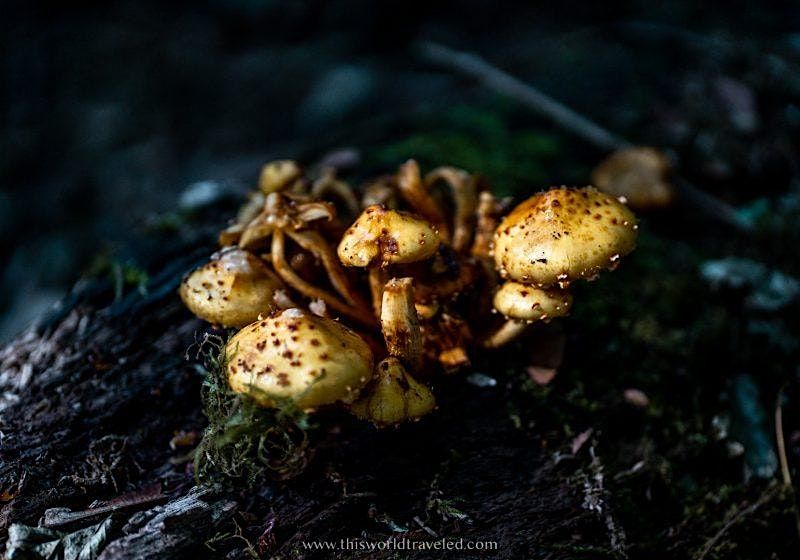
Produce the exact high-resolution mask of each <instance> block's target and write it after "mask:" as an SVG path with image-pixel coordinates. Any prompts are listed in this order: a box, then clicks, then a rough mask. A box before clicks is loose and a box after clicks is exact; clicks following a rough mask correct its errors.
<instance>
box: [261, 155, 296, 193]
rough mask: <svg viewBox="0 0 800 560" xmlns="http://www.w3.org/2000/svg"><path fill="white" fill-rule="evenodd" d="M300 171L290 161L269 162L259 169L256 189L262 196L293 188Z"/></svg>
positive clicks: (294, 163)
mask: <svg viewBox="0 0 800 560" xmlns="http://www.w3.org/2000/svg"><path fill="white" fill-rule="evenodd" d="M302 174H303V173H302V170H301V169H300V166H299V165H297V162H295V161H293V160H290V159H280V160H277V161H271V162H269V163H268V164H266V165H265V166H264V167H262V168H261V174H260V175H259V177H258V188H259V190H260V191H261V192H262V193H264V194H270V193H274V192H278V191H282V190H284V189H286V188H287V187H291V186H293V185H294V184H295V183H296V182H297V181H298V180H299V179H300V178H301V177H302Z"/></svg>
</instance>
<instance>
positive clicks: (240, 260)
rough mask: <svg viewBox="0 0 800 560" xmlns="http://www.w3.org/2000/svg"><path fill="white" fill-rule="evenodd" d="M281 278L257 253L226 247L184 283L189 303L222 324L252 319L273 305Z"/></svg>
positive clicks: (203, 316)
mask: <svg viewBox="0 0 800 560" xmlns="http://www.w3.org/2000/svg"><path fill="white" fill-rule="evenodd" d="M281 289H283V284H282V283H281V281H280V279H279V278H278V277H277V276H276V275H275V274H274V273H273V272H272V271H271V270H270V269H269V268H268V267H267V265H266V264H264V262H263V261H262V260H261V259H259V258H258V257H256V256H255V255H253V254H251V253H248V252H247V251H243V250H241V249H237V248H230V249H225V250H223V251H222V252H220V253H219V254H218V255H217V256H216V257H215V258H213V260H211V262H209V263H208V264H205V265H203V266H201V267H200V268H198V269H197V270H195V271H193V272H192V273H191V274H189V275H188V276H187V277H186V278H185V279H184V280H183V282H182V283H181V287H180V295H181V299H183V302H184V303H185V304H186V307H188V308H189V310H190V311H191V312H192V313H194V314H195V315H197V316H198V317H200V318H201V319H203V320H205V321H208V322H209V323H214V324H217V325H222V326H223V327H241V326H243V325H247V324H248V323H252V322H253V321H255V320H256V319H257V318H258V315H259V314H260V313H267V312H269V311H270V310H271V309H272V306H273V298H274V295H275V293H276V291H278V290H281Z"/></svg>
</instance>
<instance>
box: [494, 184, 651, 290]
mask: <svg viewBox="0 0 800 560" xmlns="http://www.w3.org/2000/svg"><path fill="white" fill-rule="evenodd" d="M637 229H638V226H637V225H636V217H635V216H634V215H633V213H632V212H631V211H630V210H628V208H627V207H625V205H624V204H622V203H621V202H619V201H618V200H617V199H615V198H613V197H611V196H610V195H607V194H604V193H601V192H600V191H598V190H597V189H595V188H593V187H584V188H567V187H556V188H552V189H550V190H549V191H546V192H543V193H539V194H537V195H534V196H532V197H531V198H529V199H528V200H526V201H525V202H523V203H521V204H519V205H518V206H517V207H516V208H514V210H512V211H511V213H510V214H509V215H508V216H506V218H505V219H504V220H503V221H502V222H501V223H500V225H499V226H498V228H497V231H496V233H495V238H494V259H495V264H496V265H497V268H498V270H499V271H500V275H501V276H502V277H503V278H509V279H511V280H516V281H517V282H522V283H524V284H533V285H535V286H538V287H548V286H552V285H554V284H560V285H561V286H566V285H568V284H569V282H571V281H572V280H576V279H580V278H583V279H592V278H594V277H595V276H596V275H597V273H598V272H600V271H601V270H603V269H605V268H614V267H616V265H617V263H618V261H619V259H620V258H621V257H622V256H624V255H626V254H628V253H630V252H631V251H632V250H633V248H634V246H635V244H636V233H637Z"/></svg>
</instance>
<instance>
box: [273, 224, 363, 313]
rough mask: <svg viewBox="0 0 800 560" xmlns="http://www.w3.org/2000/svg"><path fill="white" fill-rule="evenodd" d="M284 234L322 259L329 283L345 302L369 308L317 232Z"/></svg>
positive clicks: (360, 307) (329, 247)
mask: <svg viewBox="0 0 800 560" xmlns="http://www.w3.org/2000/svg"><path fill="white" fill-rule="evenodd" d="M286 234H287V235H288V236H289V237H290V238H291V239H292V240H293V241H294V242H295V243H297V244H298V245H300V246H301V247H302V248H303V249H305V250H306V251H309V252H310V253H312V254H313V255H314V256H315V257H317V258H318V259H319V260H320V261H322V266H324V267H325V270H326V271H327V272H328V277H329V278H330V281H331V285H332V286H333V287H334V288H335V289H336V291H337V292H339V293H340V294H341V295H342V297H343V298H344V299H345V301H347V303H349V304H350V305H352V306H354V307H357V308H359V309H363V310H367V309H369V304H368V303H367V302H366V301H364V299H363V298H362V297H361V296H360V295H359V294H358V292H356V291H354V290H353V288H352V287H351V286H350V282H349V281H348V279H347V276H346V275H345V273H344V270H343V269H342V266H341V264H339V259H338V258H337V257H336V253H334V252H333V249H332V248H331V246H330V245H328V242H327V241H325V239H324V238H323V237H322V236H321V235H320V234H319V233H318V232H316V231H287V232H286Z"/></svg>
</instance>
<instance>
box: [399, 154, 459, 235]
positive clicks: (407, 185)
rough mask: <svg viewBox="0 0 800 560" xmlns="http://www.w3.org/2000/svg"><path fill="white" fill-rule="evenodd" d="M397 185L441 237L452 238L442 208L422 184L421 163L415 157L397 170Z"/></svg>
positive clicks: (402, 194)
mask: <svg viewBox="0 0 800 560" xmlns="http://www.w3.org/2000/svg"><path fill="white" fill-rule="evenodd" d="M397 187H398V189H399V191H400V195H401V196H402V197H403V198H404V199H405V200H406V202H408V203H409V204H410V205H411V207H412V208H414V210H415V211H416V212H419V214H420V215H421V216H422V217H423V218H425V219H426V220H428V221H429V222H430V223H431V224H433V226H434V227H435V228H436V229H437V230H438V233H439V237H440V238H442V239H443V240H444V241H446V242H447V241H449V240H450V228H449V226H448V225H447V220H445V217H444V215H443V214H442V210H441V209H440V208H439V205H438V204H436V201H434V200H433V197H431V195H430V193H429V192H428V190H427V189H426V188H425V186H424V185H423V184H422V177H420V172H419V165H417V162H416V161H414V160H413V159H410V160H408V161H407V162H405V163H404V164H403V165H401V166H400V169H399V170H398V172H397Z"/></svg>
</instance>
